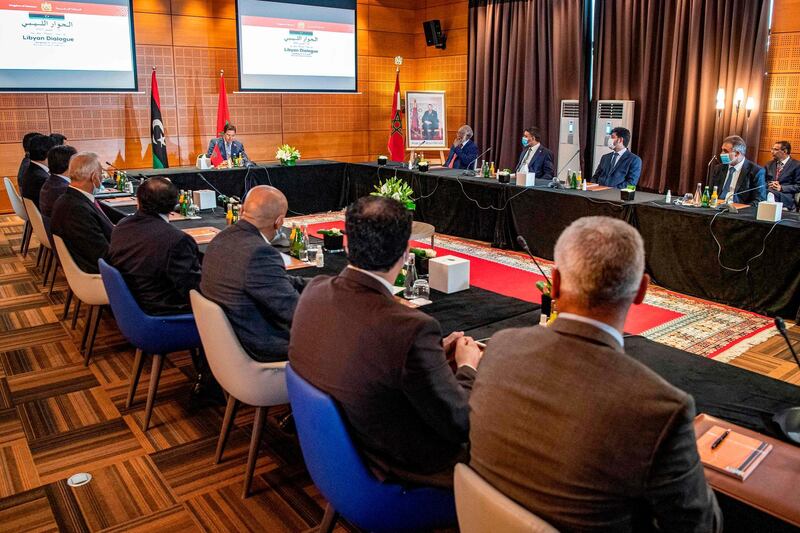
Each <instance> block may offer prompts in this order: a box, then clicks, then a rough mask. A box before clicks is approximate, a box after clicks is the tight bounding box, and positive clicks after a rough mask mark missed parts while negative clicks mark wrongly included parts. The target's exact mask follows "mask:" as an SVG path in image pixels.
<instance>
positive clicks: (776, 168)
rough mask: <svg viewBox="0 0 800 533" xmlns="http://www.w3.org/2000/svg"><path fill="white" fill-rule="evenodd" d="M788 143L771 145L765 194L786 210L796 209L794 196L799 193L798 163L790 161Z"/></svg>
mask: <svg viewBox="0 0 800 533" xmlns="http://www.w3.org/2000/svg"><path fill="white" fill-rule="evenodd" d="M791 153H792V145H791V144H790V143H789V141H778V142H776V143H775V144H774V145H772V161H770V162H769V163H767V169H766V170H767V176H766V180H767V187H768V189H767V192H771V193H772V194H774V195H775V201H777V202H782V203H783V207H785V208H786V209H789V210H791V209H797V205H796V203H795V201H794V197H795V195H796V194H797V193H798V192H800V161H798V160H797V159H792V156H791V155H790V154H791Z"/></svg>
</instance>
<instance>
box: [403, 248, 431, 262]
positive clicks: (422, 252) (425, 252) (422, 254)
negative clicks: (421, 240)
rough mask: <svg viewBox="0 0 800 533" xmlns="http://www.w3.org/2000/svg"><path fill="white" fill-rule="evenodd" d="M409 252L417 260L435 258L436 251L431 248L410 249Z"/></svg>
mask: <svg viewBox="0 0 800 533" xmlns="http://www.w3.org/2000/svg"><path fill="white" fill-rule="evenodd" d="M409 252H411V253H412V254H414V255H416V256H417V258H418V259H432V258H434V257H436V250H434V249H433V248H410V249H409Z"/></svg>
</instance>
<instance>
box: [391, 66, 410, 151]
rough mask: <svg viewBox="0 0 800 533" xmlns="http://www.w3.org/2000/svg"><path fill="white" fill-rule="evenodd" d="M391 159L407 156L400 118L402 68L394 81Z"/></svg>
mask: <svg viewBox="0 0 800 533" xmlns="http://www.w3.org/2000/svg"><path fill="white" fill-rule="evenodd" d="M388 147H389V159H391V160H392V161H403V160H404V159H405V157H406V153H405V147H406V145H405V141H403V120H402V119H401V118H400V69H397V78H396V79H395V82H394V97H393V98H392V133H390V134H389V144H388Z"/></svg>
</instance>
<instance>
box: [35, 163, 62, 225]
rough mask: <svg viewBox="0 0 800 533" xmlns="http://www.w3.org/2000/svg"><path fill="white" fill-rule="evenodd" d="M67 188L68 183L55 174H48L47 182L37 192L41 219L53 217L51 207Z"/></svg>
mask: <svg viewBox="0 0 800 533" xmlns="http://www.w3.org/2000/svg"><path fill="white" fill-rule="evenodd" d="M68 188H69V182H68V181H67V180H65V179H64V178H62V177H61V176H58V175H56V174H50V177H48V178H47V181H45V182H44V184H43V185H42V190H41V191H39V211H40V212H41V213H42V217H48V218H50V217H52V216H53V206H54V205H55V204H56V200H58V199H59V198H60V197H61V195H62V194H64V191H66V190H67V189H68Z"/></svg>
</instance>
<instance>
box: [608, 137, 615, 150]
mask: <svg viewBox="0 0 800 533" xmlns="http://www.w3.org/2000/svg"><path fill="white" fill-rule="evenodd" d="M614 145H615V143H614V139H612V138H611V137H609V138H608V142H607V143H606V146H608V147H609V149H611V150H613V149H614Z"/></svg>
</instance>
